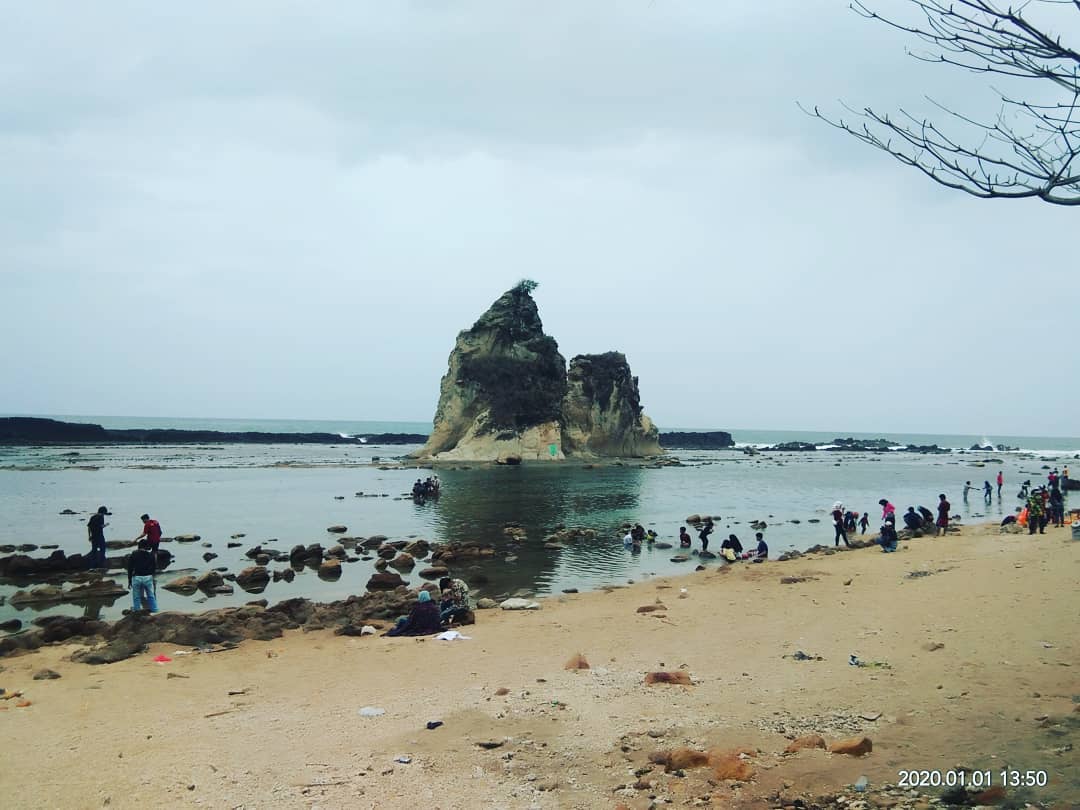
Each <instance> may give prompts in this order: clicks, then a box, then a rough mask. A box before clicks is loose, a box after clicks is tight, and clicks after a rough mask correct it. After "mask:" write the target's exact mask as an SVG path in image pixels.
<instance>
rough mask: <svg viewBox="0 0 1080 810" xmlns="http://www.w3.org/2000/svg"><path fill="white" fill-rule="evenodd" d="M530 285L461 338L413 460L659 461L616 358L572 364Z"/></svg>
mask: <svg viewBox="0 0 1080 810" xmlns="http://www.w3.org/2000/svg"><path fill="white" fill-rule="evenodd" d="M533 286H534V285H533V283H532V282H528V281H523V282H521V283H520V284H518V285H517V286H516V287H514V288H513V289H511V290H509V291H507V292H506V293H504V294H503V295H502V296H500V297H499V299H498V300H496V301H495V303H494V304H492V305H491V307H490V308H489V309H488V311H487V312H485V313H484V314H483V315H482V316H480V318H479V320H477V321H476V323H475V324H473V326H472V328H471V329H467V330H465V331H463V332H461V333H460V334H459V335H458V337H457V342H456V343H455V345H454V349H453V351H451V352H450V360H449V367H448V369H447V372H446V375H445V376H444V377H443V378H442V383H441V386H440V389H439V405H438V408H437V409H436V412H435V420H434V429H433V431H432V433H431V436H430V438H429V439H428V442H427V444H425V445H424V446H423V447H422V448H421V449H420V450H419V451H417V452H416V453H414V454H413V455H414V456H415V457H418V458H428V459H430V458H436V459H439V460H447V461H449V460H461V461H497V462H501V463H506V464H516V463H521V462H522V461H537V460H549V461H550V460H559V459H563V458H565V457H566V456H569V455H574V454H576V455H583V456H589V455H608V456H642V455H654V454H659V453H662V452H663V450H661V448H660V444H659V441H658V436H657V431H656V428H655V427H654V426H653V424H652V422H651V421H649V419H648V417H646V416H644V415H643V414H642V413H641V404H640V401H639V396H638V387H637V379H636V378H635V377H633V376H632V375H631V374H630V368H629V365H628V364H627V362H626V358H625V357H624V356H623V355H621V354H618V353H617V352H609V353H608V354H600V355H580V356H579V357H577V358H575V360H574V363H572V364H571V372H570V376H569V378H568V376H567V371H566V361H565V360H564V359H563V356H562V355H561V354H560V353H559V347H558V344H557V343H556V342H555V339H554V338H552V337H550V336H548V335H546V334H544V329H543V324H542V323H541V321H540V314H539V312H538V310H537V308H536V302H535V301H533V299H532V295H531V294H530V293H531V290H532V288H533Z"/></svg>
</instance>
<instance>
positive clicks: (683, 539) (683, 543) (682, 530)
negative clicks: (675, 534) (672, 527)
mask: <svg viewBox="0 0 1080 810" xmlns="http://www.w3.org/2000/svg"><path fill="white" fill-rule="evenodd" d="M679 548H690V535H689V533H687V531H686V527H685V526H680V527H679Z"/></svg>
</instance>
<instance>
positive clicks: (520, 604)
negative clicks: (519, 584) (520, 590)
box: [499, 597, 540, 610]
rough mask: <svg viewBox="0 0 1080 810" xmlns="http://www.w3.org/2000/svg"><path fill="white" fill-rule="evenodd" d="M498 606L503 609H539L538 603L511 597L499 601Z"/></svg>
mask: <svg viewBox="0 0 1080 810" xmlns="http://www.w3.org/2000/svg"><path fill="white" fill-rule="evenodd" d="M499 607H501V608H502V609H503V610H540V603H539V602H532V601H530V600H528V599H521V598H518V597H511V598H510V599H506V600H504V601H502V602H500V603H499Z"/></svg>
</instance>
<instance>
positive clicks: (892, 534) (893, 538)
mask: <svg viewBox="0 0 1080 810" xmlns="http://www.w3.org/2000/svg"><path fill="white" fill-rule="evenodd" d="M899 540H900V538H899V537H897V535H896V516H895V515H893V514H890V515H889V517H888V518H887V519H886V520H885V522H884V523H882V524H881V536H880V537H879V538H878V543H880V544H881V550H882V551H883V552H885V553H888V552H891V551H896V545H897V543H898V542H899Z"/></svg>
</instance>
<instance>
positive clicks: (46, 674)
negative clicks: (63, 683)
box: [34, 669, 60, 681]
mask: <svg viewBox="0 0 1080 810" xmlns="http://www.w3.org/2000/svg"><path fill="white" fill-rule="evenodd" d="M59 677H60V673H59V672H57V671H56V670H53V669H39V670H38V671H37V672H35V673H34V680H35V681H55V680H56V679H57V678H59Z"/></svg>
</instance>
